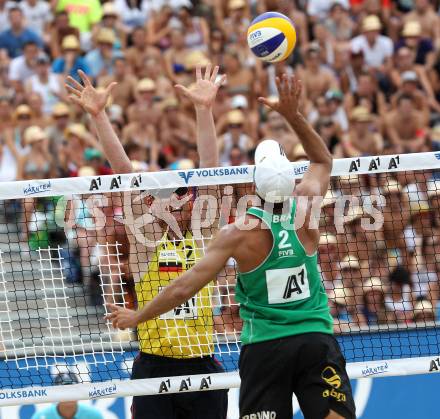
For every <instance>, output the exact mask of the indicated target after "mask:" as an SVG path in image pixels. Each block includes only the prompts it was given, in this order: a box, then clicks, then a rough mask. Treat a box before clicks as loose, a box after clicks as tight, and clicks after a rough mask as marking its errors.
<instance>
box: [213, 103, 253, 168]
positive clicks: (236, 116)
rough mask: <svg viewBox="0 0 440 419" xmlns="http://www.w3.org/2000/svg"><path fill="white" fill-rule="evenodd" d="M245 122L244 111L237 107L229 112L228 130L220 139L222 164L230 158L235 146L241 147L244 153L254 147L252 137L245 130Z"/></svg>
mask: <svg viewBox="0 0 440 419" xmlns="http://www.w3.org/2000/svg"><path fill="white" fill-rule="evenodd" d="M244 122H245V119H244V114H243V112H242V111H240V110H238V109H236V110H232V111H229V112H228V114H227V124H228V125H227V128H226V132H225V133H224V134H223V135H222V136H220V137H219V139H218V144H219V150H220V163H221V164H224V163H225V162H226V161H227V160H228V156H229V153H230V151H231V148H232V147H233V146H237V147H239V148H240V149H241V150H242V151H243V152H244V153H247V152H248V150H250V149H251V148H252V147H253V141H252V139H251V138H250V137H249V136H248V135H246V133H245V132H244Z"/></svg>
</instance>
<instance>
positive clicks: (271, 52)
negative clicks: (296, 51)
mask: <svg viewBox="0 0 440 419" xmlns="http://www.w3.org/2000/svg"><path fill="white" fill-rule="evenodd" d="M247 40H248V45H249V48H250V49H251V51H252V52H253V53H254V55H255V56H256V57H258V58H259V59H260V60H263V61H266V62H270V63H276V62H279V61H283V60H285V59H286V58H287V57H288V56H289V55H290V54H291V53H292V51H293V48H295V44H296V30H295V26H294V25H293V23H292V21H291V20H290V19H289V18H288V17H287V16H285V15H283V14H281V13H276V12H266V13H263V14H261V15H260V16H258V17H256V18H255V19H254V20H253V21H252V23H251V25H250V26H249V29H248V33H247Z"/></svg>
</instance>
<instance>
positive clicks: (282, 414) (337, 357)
mask: <svg viewBox="0 0 440 419" xmlns="http://www.w3.org/2000/svg"><path fill="white" fill-rule="evenodd" d="M239 365H240V377H241V387H240V418H241V419H254V418H260V417H268V418H272V417H274V418H275V417H276V419H292V416H293V412H292V394H293V393H295V395H296V397H297V398H298V402H299V405H300V407H301V410H302V412H303V414H304V418H305V419H324V418H325V417H326V416H327V415H328V414H329V411H330V410H333V411H334V412H336V413H338V414H339V415H341V416H343V417H344V418H347V419H352V418H355V417H356V415H355V406H354V401H353V395H352V391H351V385H350V381H349V379H348V376H347V372H346V370H345V359H344V357H343V356H342V353H341V350H340V348H339V344H338V342H337V341H336V339H335V338H334V337H333V336H332V335H326V334H323V333H307V334H302V335H297V336H290V337H287V338H282V339H274V340H270V341H267V342H261V343H255V344H250V345H245V346H243V347H242V349H241V354H240V364H239Z"/></svg>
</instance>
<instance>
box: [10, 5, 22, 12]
mask: <svg viewBox="0 0 440 419" xmlns="http://www.w3.org/2000/svg"><path fill="white" fill-rule="evenodd" d="M12 12H20V13H21V14H23V10H22V9H21V7H19V6H12V7H11V8H10V9H9V10H8V13H9V14H11V13H12Z"/></svg>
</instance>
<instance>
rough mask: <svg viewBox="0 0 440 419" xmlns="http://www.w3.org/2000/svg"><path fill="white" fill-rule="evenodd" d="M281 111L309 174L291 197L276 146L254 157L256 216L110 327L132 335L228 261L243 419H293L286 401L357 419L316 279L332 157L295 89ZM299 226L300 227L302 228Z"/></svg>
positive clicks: (291, 86)
mask: <svg viewBox="0 0 440 419" xmlns="http://www.w3.org/2000/svg"><path fill="white" fill-rule="evenodd" d="M277 87H278V91H279V101H278V102H277V103H271V102H269V101H268V100H267V99H265V98H261V99H260V101H261V102H262V103H264V104H266V105H268V106H270V107H271V108H272V109H274V110H276V111H278V112H279V113H280V114H281V115H282V116H284V118H285V119H286V120H287V121H288V123H289V124H290V125H291V126H292V128H293V129H294V130H295V132H296V133H297V135H298V137H299V138H300V140H301V143H302V145H303V147H304V150H305V151H306V153H307V155H308V157H309V160H310V164H309V166H308V169H307V171H306V172H305V173H304V176H303V178H302V180H301V182H299V183H298V185H296V187H295V182H294V180H293V176H292V168H291V165H290V162H289V161H288V160H287V158H286V157H285V155H284V152H283V150H282V148H281V147H280V146H279V144H278V143H277V142H275V141H273V140H267V141H263V142H262V143H261V144H260V145H259V146H258V147H257V150H256V152H255V171H254V183H255V188H256V192H257V194H258V195H259V196H260V198H262V200H263V201H262V207H261V208H256V207H253V208H250V209H248V210H247V212H246V215H245V216H244V217H242V218H241V219H238V220H237V221H235V223H233V224H230V225H228V226H225V227H223V228H222V229H221V230H220V231H219V233H218V235H217V237H216V238H215V239H214V240H212V242H211V243H210V245H209V247H208V249H207V251H206V253H205V256H204V257H203V258H202V259H201V260H200V261H199V262H198V263H196V265H195V266H194V267H193V268H192V269H190V270H189V271H187V272H186V273H184V274H183V275H181V276H180V277H179V278H178V279H175V280H174V281H173V282H172V283H171V284H170V285H169V286H167V287H166V288H164V290H163V291H162V292H161V293H160V294H159V295H158V296H156V298H155V299H154V300H152V301H151V302H150V303H148V304H146V305H145V306H144V307H143V308H142V309H141V310H139V311H131V310H128V309H124V308H121V307H118V306H110V309H111V311H112V313H111V314H110V315H109V316H108V319H110V320H111V321H112V322H113V325H114V327H119V328H122V329H123V328H131V327H135V326H136V325H137V324H138V323H141V322H144V321H146V320H149V319H153V318H155V317H157V316H159V315H160V314H162V313H165V312H168V311H169V310H171V309H173V308H174V307H177V306H179V305H180V304H182V303H183V302H185V301H187V300H189V298H191V297H192V296H193V295H195V294H196V293H197V292H198V291H199V290H200V289H202V288H203V287H204V286H205V285H206V284H207V283H209V282H210V281H211V279H212V278H213V277H215V276H216V275H217V274H218V273H219V272H220V271H221V269H223V267H224V266H225V264H226V263H227V261H228V259H229V258H230V257H232V258H234V259H235V261H236V262H237V266H238V271H239V273H238V278H237V286H236V298H237V301H238V302H239V303H240V316H241V317H242V319H243V331H242V335H241V340H242V349H241V354H240V363H239V368H240V377H241V387H240V401H239V403H240V417H241V418H242V419H251V418H259V417H269V418H277V419H291V418H292V413H293V412H292V395H293V393H294V394H295V395H296V396H297V398H298V401H299V404H300V407H301V409H302V411H303V413H304V416H305V418H306V419H324V418H326V419H340V418H349V419H351V418H355V406H354V402H353V397H352V391H351V387H350V381H349V379H348V376H347V373H346V370H345V360H344V357H343V355H342V353H341V350H340V348H339V345H338V343H337V341H336V339H335V338H334V337H333V321H332V318H331V316H330V312H329V308H328V301H327V296H326V293H325V291H324V288H323V286H322V283H321V278H320V275H319V273H318V263H317V253H316V252H317V248H318V243H319V231H318V228H317V226H318V222H317V220H316V219H314V218H313V217H315V216H317V215H316V214H315V213H314V212H313V211H312V205H311V202H312V200H313V198H314V197H323V196H325V194H326V192H327V189H328V186H329V181H330V172H331V169H332V157H331V155H330V153H329V151H328V149H327V147H326V145H325V144H324V142H323V140H322V139H321V138H320V137H319V135H318V134H317V133H316V132H315V131H314V130H313V128H312V127H311V126H310V124H309V123H308V122H307V121H306V119H305V118H304V117H303V116H302V115H301V113H300V112H299V100H300V96H301V87H302V85H301V82H300V81H299V80H297V79H296V77H295V76H293V77H288V76H287V75H283V77H282V79H281V80H280V79H277ZM301 221H303V222H302V223H301Z"/></svg>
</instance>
